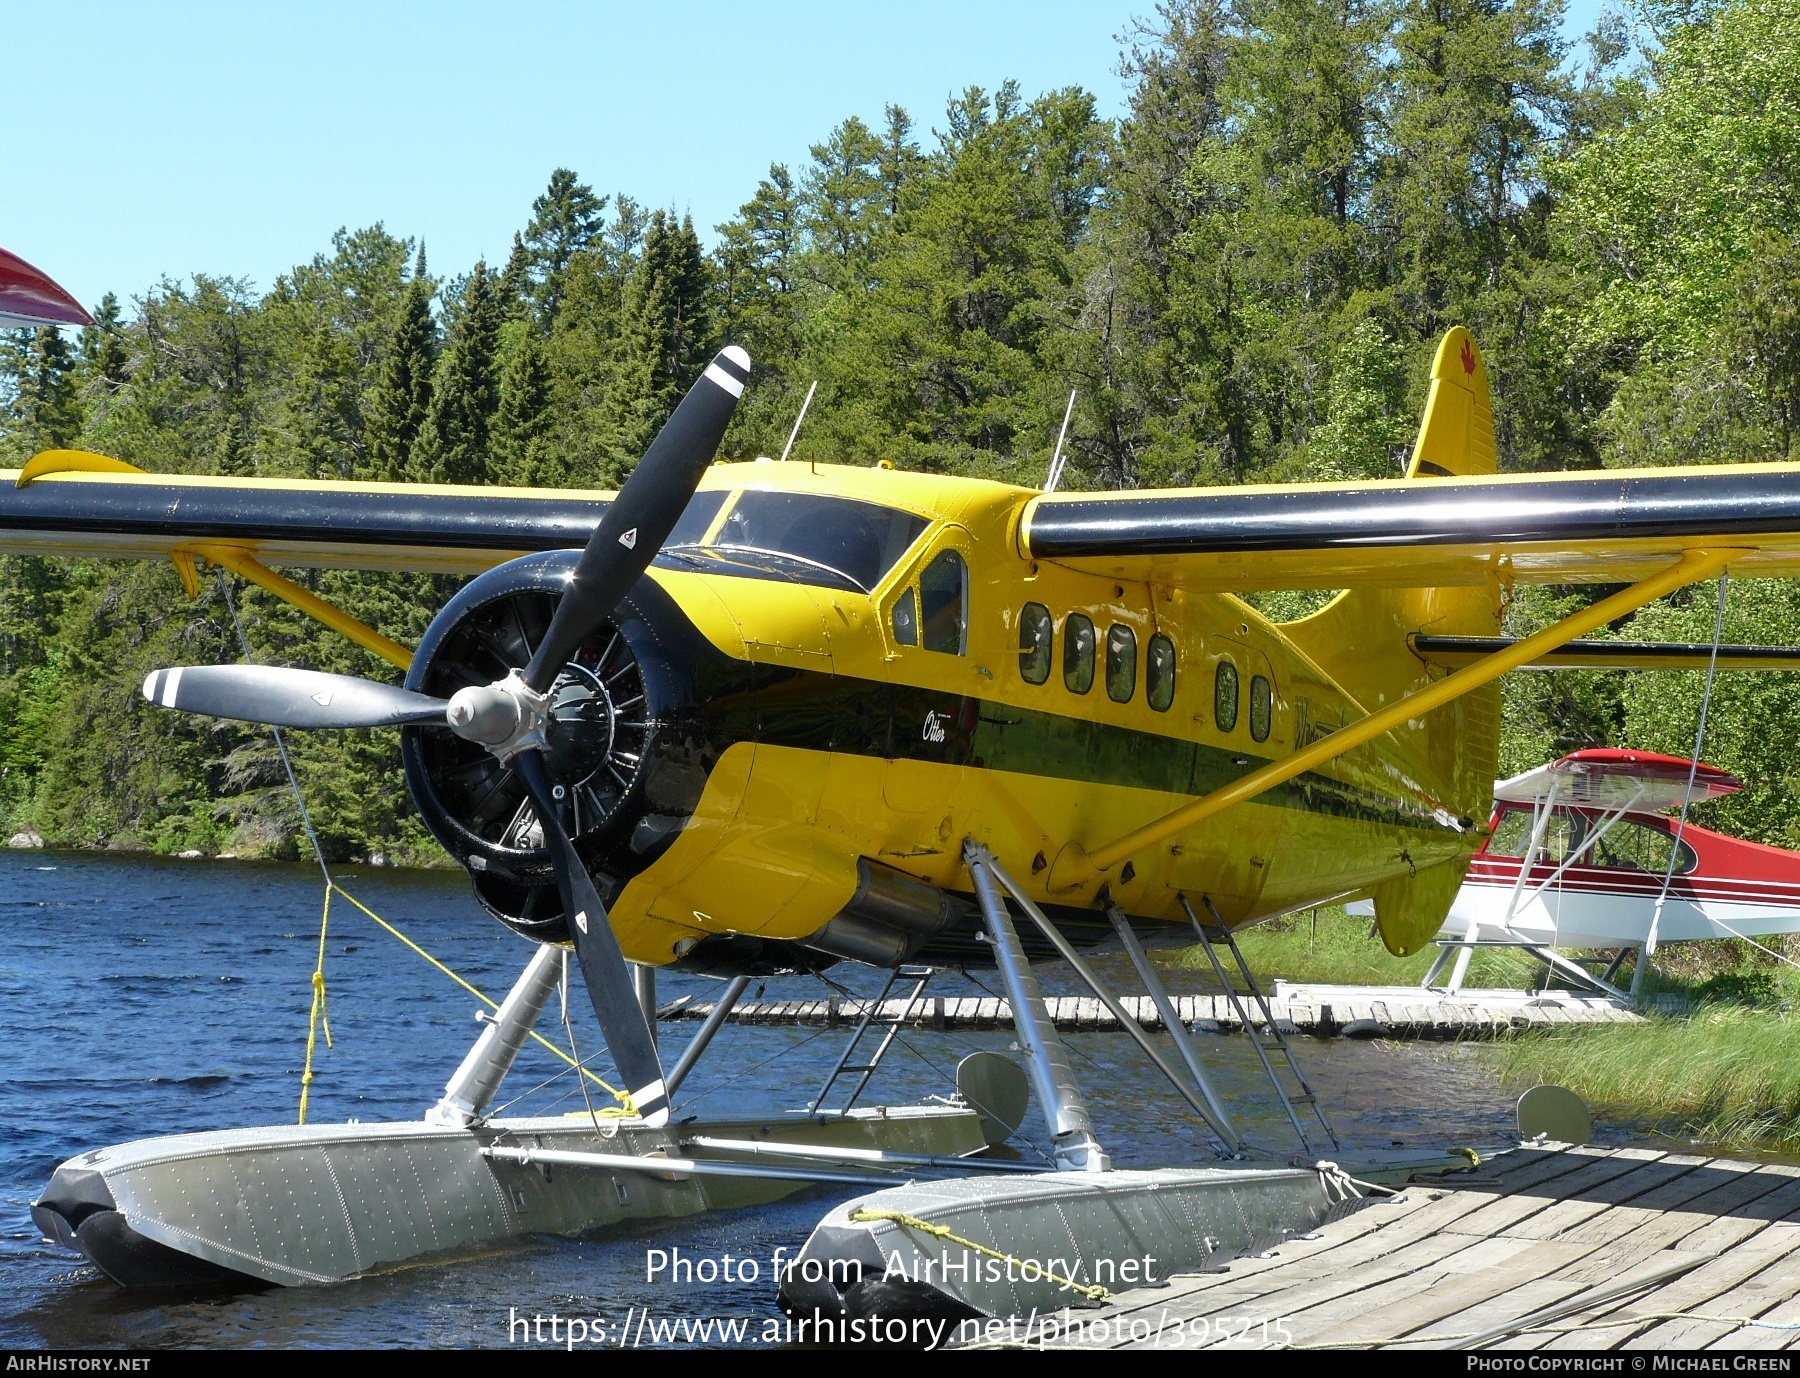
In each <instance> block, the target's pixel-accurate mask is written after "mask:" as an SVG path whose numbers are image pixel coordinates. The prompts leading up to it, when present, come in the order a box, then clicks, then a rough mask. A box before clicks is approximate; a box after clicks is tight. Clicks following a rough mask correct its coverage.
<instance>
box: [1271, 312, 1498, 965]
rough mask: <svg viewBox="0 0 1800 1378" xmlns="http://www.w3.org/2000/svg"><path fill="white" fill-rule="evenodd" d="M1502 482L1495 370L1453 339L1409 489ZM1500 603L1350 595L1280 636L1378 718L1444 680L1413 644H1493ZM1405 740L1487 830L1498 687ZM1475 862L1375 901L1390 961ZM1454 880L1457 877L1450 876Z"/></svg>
mask: <svg viewBox="0 0 1800 1378" xmlns="http://www.w3.org/2000/svg"><path fill="white" fill-rule="evenodd" d="M1494 471H1495V451H1494V412H1493V405H1492V400H1491V398H1490V396H1489V393H1488V381H1487V368H1486V366H1485V365H1484V364H1483V363H1482V360H1481V351H1480V350H1479V349H1478V348H1477V347H1476V345H1475V340H1474V337H1473V336H1471V335H1470V334H1469V332H1468V331H1467V330H1465V329H1464V328H1463V327H1462V326H1460V325H1459V326H1455V327H1453V328H1452V329H1451V330H1450V331H1449V332H1448V333H1446V334H1445V336H1444V338H1443V341H1442V342H1441V343H1440V344H1439V345H1438V350H1437V357H1436V358H1435V359H1434V360H1433V362H1432V366H1431V391H1430V393H1429V395H1428V396H1427V398H1426V401H1425V416H1424V419H1423V421H1422V422H1421V423H1420V425H1419V438H1418V440H1417V442H1416V443H1415V444H1414V446H1413V457H1412V463H1411V464H1410V465H1409V466H1408V468H1407V471H1406V478H1405V480H1403V481H1404V482H1408V483H1411V482H1420V483H1430V482H1432V481H1434V480H1435V479H1439V478H1449V477H1470V476H1475V475H1479V474H1491V473H1493V472H1494ZM1499 629H1500V609H1499V607H1498V605H1497V601H1496V596H1495V594H1494V592H1493V591H1492V590H1490V589H1485V588H1435V589H1352V590H1349V591H1348V592H1345V593H1343V594H1340V595H1339V596H1338V597H1337V598H1336V599H1334V600H1333V601H1332V602H1331V603H1330V604H1328V605H1327V606H1326V607H1325V608H1323V609H1322V610H1321V611H1319V612H1318V613H1316V614H1314V615H1313V616H1312V617H1308V618H1306V619H1304V620H1303V621H1299V622H1293V623H1289V624H1288V625H1287V626H1285V627H1283V628H1282V630H1283V632H1284V633H1286V634H1287V636H1288V637H1290V638H1291V639H1292V640H1293V641H1294V642H1295V643H1296V644H1297V645H1298V646H1299V647H1300V648H1301V649H1302V650H1303V651H1305V652H1306V653H1307V654H1308V655H1309V656H1311V657H1312V659H1313V660H1314V662H1315V663H1316V664H1318V665H1319V667H1320V668H1321V669H1323V670H1324V671H1325V672H1326V673H1327V674H1329V675H1330V676H1331V677H1332V678H1333V679H1334V680H1336V681H1337V683H1338V684H1339V685H1340V686H1341V687H1342V688H1343V689H1344V690H1345V692H1347V693H1348V694H1350V696H1351V697H1352V698H1354V699H1355V700H1356V701H1357V702H1358V703H1360V704H1361V705H1362V706H1363V708H1364V709H1366V710H1368V711H1371V712H1373V711H1374V710H1375V709H1377V708H1380V707H1382V706H1384V705H1386V704H1389V703H1392V702H1394V701H1395V700H1396V699H1400V698H1403V697H1405V696H1406V695H1407V694H1410V693H1413V692H1415V691H1416V690H1419V689H1422V688H1424V687H1425V685H1426V684H1428V683H1429V682H1430V681H1431V679H1433V678H1434V677H1436V676H1439V675H1441V674H1442V673H1443V672H1442V671H1441V670H1440V671H1433V670H1430V669H1428V668H1427V667H1426V665H1425V664H1424V662H1422V661H1421V660H1419V658H1418V657H1417V656H1415V655H1414V654H1413V653H1412V650H1411V649H1410V648H1409V646H1408V644H1407V637H1408V636H1409V635H1410V634H1412V633H1414V632H1429V633H1431V634H1433V635H1443V636H1493V635H1494V634H1495V633H1497V632H1498V631H1499ZM1394 735H1395V736H1396V737H1404V738H1405V739H1406V740H1407V743H1408V745H1409V746H1410V747H1411V748H1412V750H1413V751H1415V752H1416V753H1417V756H1418V759H1420V760H1422V761H1423V763H1424V764H1425V765H1426V767H1427V769H1429V771H1430V773H1431V775H1432V777H1433V785H1434V786H1435V788H1437V789H1439V790H1441V791H1442V792H1443V793H1442V796H1441V797H1442V800H1443V802H1444V803H1445V804H1446V805H1447V806H1448V807H1449V808H1451V809H1452V810H1454V811H1455V812H1456V813H1457V814H1458V815H1459V816H1462V817H1466V818H1471V819H1474V820H1475V821H1476V823H1477V825H1479V824H1480V823H1482V822H1485V821H1486V819H1487V816H1488V812H1489V810H1490V808H1491V806H1492V804H1493V789H1494V771H1495V768H1496V766H1497V765H1498V763H1499V756H1500V689H1499V686H1498V685H1493V684H1490V685H1488V686H1486V687H1485V688H1481V689H1477V690H1475V691H1473V692H1472V693H1468V694H1465V695H1463V697H1461V698H1460V699H1457V700H1455V701H1454V702H1452V703H1450V704H1448V705H1446V706H1445V707H1443V708H1439V709H1437V710H1436V711H1434V712H1432V713H1428V714H1426V715H1425V716H1424V717H1423V718H1420V719H1418V720H1416V721H1415V722H1413V723H1412V724H1410V725H1409V726H1408V727H1407V728H1405V729H1401V730H1400V731H1397V732H1396V733H1394ZM1466 866H1467V862H1466V861H1463V862H1458V863H1450V865H1449V867H1446V866H1437V867H1428V868H1421V869H1419V870H1418V871H1417V872H1416V873H1413V872H1406V871H1403V872H1401V873H1400V874H1399V875H1398V876H1397V877H1395V878H1394V879H1392V880H1390V881H1388V882H1386V883H1384V884H1382V885H1381V886H1379V887H1378V888H1377V890H1376V893H1375V917H1376V923H1377V924H1378V926H1379V927H1380V929H1381V935H1382V940H1383V941H1384V942H1385V943H1386V944H1387V946H1388V949H1389V950H1390V951H1392V952H1394V953H1396V954H1399V955H1405V954H1406V953H1408V952H1416V951H1417V950H1418V949H1419V948H1421V947H1423V946H1424V945H1425V944H1426V943H1427V942H1429V941H1430V940H1431V937H1432V935H1433V934H1434V933H1436V932H1437V930H1438V928H1439V927H1440V926H1441V925H1442V923H1443V920H1444V915H1445V914H1446V913H1448V912H1449V908H1450V902H1451V900H1452V899H1454V898H1455V895H1456V890H1457V887H1458V885H1459V884H1460V883H1461V880H1462V872H1463V870H1464V869H1466ZM1451 868H1454V875H1449V874H1445V872H1446V871H1447V870H1449V869H1451Z"/></svg>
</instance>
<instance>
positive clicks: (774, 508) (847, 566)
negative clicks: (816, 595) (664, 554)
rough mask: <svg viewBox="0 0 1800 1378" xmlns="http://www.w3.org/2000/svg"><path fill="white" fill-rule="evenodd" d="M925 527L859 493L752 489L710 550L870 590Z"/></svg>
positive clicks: (729, 515)
mask: <svg viewBox="0 0 1800 1378" xmlns="http://www.w3.org/2000/svg"><path fill="white" fill-rule="evenodd" d="M927 525H929V523H927V522H926V521H925V519H924V518H923V517H915V516H913V515H912V513H910V512H902V511H899V510H898V509H896V508H892V507H883V506H881V505H880V504H879V503H873V502H861V501H858V500H857V499H854V498H838V497H830V496H827V495H824V494H821V493H782V492H763V491H760V490H749V491H746V492H743V493H740V494H738V499H737V502H736V503H735V504H733V506H732V509H731V511H730V512H728V513H727V514H726V516H725V520H724V522H723V523H722V524H721V525H720V527H719V529H718V531H717V533H716V534H714V536H713V538H712V540H710V541H709V542H707V545H706V547H705V548H706V549H709V550H718V551H724V552H756V553H758V554H762V555H772V556H775V557H777V558H782V557H785V558H786V559H787V560H788V561H790V562H792V563H793V564H794V565H795V566H796V569H795V576H796V577H797V578H800V579H801V580H802V581H803V582H818V580H814V579H808V578H807V577H806V571H807V570H808V569H809V568H810V569H812V570H815V571H818V572H819V573H820V574H821V575H824V576H836V577H837V579H838V580H847V581H848V582H849V583H850V584H851V585H853V586H855V587H856V588H858V589H860V590H862V591H863V592H864V593H867V592H868V591H869V590H871V589H873V588H874V587H875V585H877V584H878V583H880V582H881V579H882V576H883V575H885V574H886V573H887V572H888V571H889V570H890V569H892V568H893V567H894V564H895V562H896V561H898V560H899V559H900V557H901V556H902V555H904V554H906V552H907V550H908V549H909V548H910V547H911V545H912V543H913V542H914V541H916V540H917V539H918V538H919V535H920V533H922V532H923V531H924V530H925V528H926V526H927ZM704 530H705V527H702V528H701V531H702V532H704ZM693 539H695V540H698V539H699V537H698V536H696V537H694V538H693ZM671 543H673V542H671ZM826 582H828V583H829V582H834V581H831V580H829V579H827V580H826Z"/></svg>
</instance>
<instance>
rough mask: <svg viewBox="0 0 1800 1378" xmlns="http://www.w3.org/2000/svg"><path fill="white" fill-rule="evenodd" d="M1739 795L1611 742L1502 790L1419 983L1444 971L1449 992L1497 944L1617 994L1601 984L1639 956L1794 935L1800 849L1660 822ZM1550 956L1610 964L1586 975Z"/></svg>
mask: <svg viewBox="0 0 1800 1378" xmlns="http://www.w3.org/2000/svg"><path fill="white" fill-rule="evenodd" d="M1742 788H1743V782H1742V781H1741V780H1739V779H1737V778H1736V777H1735V776H1733V775H1730V774H1729V773H1727V772H1726V771H1723V770H1720V769H1719V768H1718V767H1716V766H1709V765H1705V764H1695V763H1693V762H1690V761H1686V760H1683V759H1681V758H1680V757H1676V756H1661V755H1658V754H1656V753H1654V752H1648V751H1625V750H1619V749H1616V748H1610V747H1602V748H1594V749H1589V750H1586V751H1577V752H1574V753H1573V754H1571V755H1568V756H1564V757H1563V758H1562V759H1561V760H1558V761H1552V762H1551V763H1550V764H1549V765H1544V766H1539V767H1538V768H1537V769H1536V770H1530V771H1527V772H1525V774H1523V775H1517V776H1514V777H1513V778H1512V779H1510V780H1502V781H1500V782H1499V783H1498V784H1497V785H1496V786H1495V787H1494V801H1495V802H1494V813H1493V816H1492V818H1491V819H1490V820H1489V828H1490V830H1491V831H1492V833H1493V837H1492V838H1491V839H1490V840H1489V842H1488V844H1487V845H1486V846H1485V847H1483V848H1482V849H1481V850H1480V851H1479V852H1478V853H1476V855H1475V858H1474V860H1473V861H1472V862H1471V863H1470V865H1469V872H1468V875H1467V876H1466V877H1465V878H1464V880H1463V884H1462V889H1461V890H1460V891H1459V892H1458V894H1457V896H1456V900H1455V902H1454V903H1453V904H1452V905H1451V908H1450V913H1449V916H1448V917H1447V918H1446V919H1445V921H1444V926H1443V928H1442V929H1441V930H1440V931H1439V933H1438V941H1439V942H1440V943H1443V944H1444V945H1445V946H1444V948H1443V951H1442V952H1441V953H1440V954H1439V957H1438V960H1437V962H1436V963H1435V964H1434V965H1433V967H1432V969H1431V971H1430V973H1428V974H1427V976H1426V978H1425V984H1426V985H1427V986H1436V985H1437V983H1438V978H1439V976H1440V975H1441V974H1442V972H1443V970H1444V968H1445V967H1446V966H1449V967H1450V968H1451V970H1450V975H1449V978H1448V980H1447V981H1446V982H1445V983H1444V985H1443V986H1442V987H1439V988H1441V989H1446V990H1450V991H1455V990H1457V989H1459V988H1460V986H1461V984H1462V980H1463V976H1464V974H1465V973H1466V972H1467V970H1468V965H1469V957H1470V955H1471V954H1472V952H1473V951H1474V949H1475V947H1477V946H1482V945H1504V946H1513V947H1521V948H1524V949H1526V950H1527V951H1530V952H1532V953H1533V954H1534V955H1535V956H1537V957H1539V958H1540V959H1541V960H1544V961H1546V962H1547V963H1549V964H1550V965H1552V966H1554V967H1556V968H1557V969H1558V970H1559V971H1563V972H1564V973H1565V974H1568V975H1571V976H1577V979H1579V980H1582V981H1585V982H1586V983H1588V984H1590V985H1592V984H1596V983H1597V981H1598V983H1600V984H1602V986H1603V988H1606V989H1607V990H1608V993H1613V994H1620V992H1616V991H1613V990H1611V988H1610V987H1609V986H1606V985H1605V982H1606V981H1607V980H1608V978H1610V977H1611V976H1612V975H1613V974H1614V973H1615V972H1616V971H1617V969H1618V967H1619V965H1620V964H1621V963H1622V961H1623V959H1624V957H1625V956H1627V955H1629V954H1630V953H1632V952H1634V951H1643V952H1646V953H1654V952H1655V950H1656V947H1657V945H1658V944H1660V943H1670V942H1698V941H1700V940H1702V939H1706V938H1753V937H1754V938H1761V937H1767V936H1769V935H1770V934H1776V933H1792V932H1795V931H1796V930H1800V853H1795V852H1790V851H1786V850H1784V849H1782V848H1780V847H1770V846H1765V845H1763V844H1762V843H1758V842H1746V841H1745V840H1743V839H1742V838H1736V837H1730V836H1727V835H1726V834H1724V833H1720V832H1714V831H1713V830H1711V829H1709V828H1702V827H1699V826H1697V825H1695V824H1694V823H1692V822H1687V823H1685V824H1684V823H1682V822H1681V821H1680V820H1679V819H1677V818H1673V817H1670V816H1668V811H1669V810H1672V809H1677V808H1679V807H1680V806H1681V803H1682V801H1683V799H1684V798H1685V799H1686V800H1687V801H1688V802H1689V803H1690V804H1698V803H1701V802H1702V801H1704V800H1707V799H1716V798H1719V797H1720V796H1721V795H1727V794H1735V793H1736V792H1737V791H1738V790H1740V789H1742ZM1671 860H1672V861H1673V865H1671ZM1558 948H1588V949H1593V948H1600V949H1615V950H1617V952H1618V954H1619V955H1618V956H1617V957H1616V958H1615V959H1614V961H1613V964H1612V966H1611V967H1609V968H1608V970H1607V972H1606V975H1605V977H1602V978H1595V977H1594V976H1593V975H1592V973H1589V972H1586V971H1585V969H1582V968H1579V967H1577V966H1576V964H1575V963H1573V962H1571V961H1569V960H1568V959H1567V958H1564V957H1561V956H1560V955H1558V954H1557V953H1556V952H1555V949H1558ZM1578 973H1579V975H1578Z"/></svg>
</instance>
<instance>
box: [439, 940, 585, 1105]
mask: <svg viewBox="0 0 1800 1378" xmlns="http://www.w3.org/2000/svg"><path fill="white" fill-rule="evenodd" d="M562 970H563V949H562V948H560V947H556V946H554V945H553V944H550V943H543V944H540V945H539V947H538V950H537V951H536V952H535V953H533V954H532V958H531V960H530V961H529V962H527V963H526V964H525V970H524V971H523V972H522V973H520V975H519V979H518V980H517V981H515V982H513V988H512V989H511V990H509V991H508V992H507V993H506V999H504V1000H502V1001H501V1002H500V1008H499V1010H498V1011H497V1012H496V1013H495V1014H494V1015H493V1016H492V1017H491V1018H488V1019H486V1020H485V1023H486V1025H487V1027H486V1028H484V1029H482V1031H481V1037H479V1038H477V1039H476V1040H475V1046H474V1047H472V1048H470V1049H469V1053H468V1056H467V1057H465V1058H463V1060H462V1065H461V1066H460V1067H458V1068H457V1069H456V1072H455V1073H454V1075H452V1076H451V1078H450V1080H449V1082H448V1083H447V1084H446V1085H445V1087H444V1096H443V1099H442V1100H440V1101H439V1102H438V1103H437V1104H436V1105H434V1106H432V1107H431V1109H429V1110H427V1111H426V1112H425V1118H426V1119H427V1120H428V1121H430V1122H431V1123H433V1124H449V1125H455V1126H457V1127H458V1128H466V1127H467V1126H469V1125H471V1124H474V1123H475V1122H476V1121H477V1120H479V1119H481V1117H482V1116H483V1115H485V1114H486V1113H487V1108H488V1106H489V1105H490V1104H491V1103H492V1102H493V1099H494V1093H495V1092H496V1091H498V1090H499V1089H500V1083H501V1082H502V1081H504V1080H505V1079H506V1074H507V1073H508V1072H509V1071H511V1070H512V1065H513V1059H515V1058H516V1057H518V1055H519V1049H520V1048H522V1047H524V1045H525V1040H526V1039H527V1038H529V1037H530V1036H531V1029H532V1026H533V1025H535V1024H536V1023H537V1021H538V1016H539V1015H540V1014H542V1013H543V1012H544V1006H545V1005H547V1004H549V1003H550V993H551V992H552V991H554V990H555V989H556V987H557V985H558V983H560V982H561V980H562Z"/></svg>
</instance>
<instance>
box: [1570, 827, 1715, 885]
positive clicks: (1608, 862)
mask: <svg viewBox="0 0 1800 1378" xmlns="http://www.w3.org/2000/svg"><path fill="white" fill-rule="evenodd" d="M1674 845H1675V839H1674V838H1673V837H1672V836H1671V835H1670V834H1669V833H1667V832H1664V831H1663V830H1662V829H1661V828H1658V827H1656V826H1655V825H1653V824H1650V823H1639V822H1638V821H1636V820H1635V819H1631V818H1621V819H1620V820H1619V821H1618V822H1617V823H1614V824H1613V825H1612V827H1610V828H1608V829H1607V830H1606V831H1605V832H1604V833H1602V834H1601V835H1600V837H1599V839H1598V840H1597V841H1596V842H1595V843H1594V846H1593V851H1592V852H1591V854H1590V855H1588V856H1585V857H1583V858H1582V861H1583V863H1585V864H1586V865H1589V866H1611V867H1614V868H1615V869H1618V870H1624V871H1648V872H1649V873H1650V874H1651V875H1655V876H1661V875H1664V874H1666V873H1667V872H1668V869H1669V849H1670V848H1671V847H1673V846H1674ZM1699 864H1700V858H1699V857H1697V856H1695V855H1694V849H1693V848H1692V847H1690V846H1688V845H1687V843H1685V842H1683V843H1682V844H1681V857H1680V859H1679V860H1677V861H1676V863H1675V874H1676V875H1678V876H1685V875H1686V874H1687V873H1688V872H1689V871H1691V870H1693V869H1694V867H1695V866H1697V865H1699Z"/></svg>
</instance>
